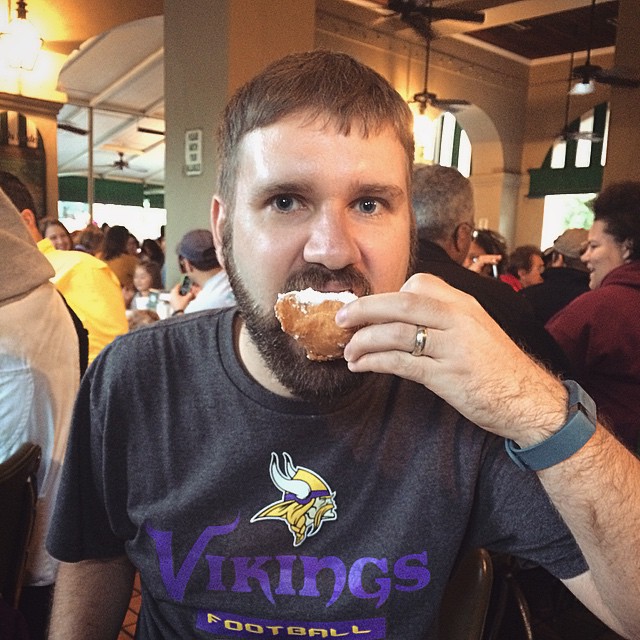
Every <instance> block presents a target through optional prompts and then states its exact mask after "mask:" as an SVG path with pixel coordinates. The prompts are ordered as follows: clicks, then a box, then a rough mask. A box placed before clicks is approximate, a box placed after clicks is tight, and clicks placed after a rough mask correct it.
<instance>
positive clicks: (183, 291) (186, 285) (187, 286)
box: [179, 276, 191, 296]
mask: <svg viewBox="0 0 640 640" xmlns="http://www.w3.org/2000/svg"><path fill="white" fill-rule="evenodd" d="M179 291H180V295H181V296H186V295H187V293H189V291H191V278H190V277H189V276H185V277H184V278H182V284H181V285H180V290H179Z"/></svg>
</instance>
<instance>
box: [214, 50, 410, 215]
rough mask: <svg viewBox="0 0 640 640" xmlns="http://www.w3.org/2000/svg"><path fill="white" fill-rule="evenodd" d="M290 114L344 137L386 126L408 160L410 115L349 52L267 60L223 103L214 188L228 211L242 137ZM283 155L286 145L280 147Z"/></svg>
mask: <svg viewBox="0 0 640 640" xmlns="http://www.w3.org/2000/svg"><path fill="white" fill-rule="evenodd" d="M292 114H304V115H305V116H308V119H309V122H313V121H315V120H320V121H323V120H324V121H325V124H331V125H333V126H336V127H337V129H338V131H339V132H340V133H343V134H344V135H349V133H350V132H351V129H352V128H356V129H357V130H358V131H359V133H360V134H361V135H363V136H365V137H366V136H369V135H375V134H377V133H379V132H380V131H381V130H382V129H383V128H384V127H386V126H391V128H392V129H393V131H394V132H395V133H396V135H397V136H398V140H399V141H400V143H401V144H402V146H403V147H404V149H405V151H406V154H407V173H408V180H410V179H411V177H410V176H411V165H412V162H413V148H414V146H413V130H412V126H413V119H412V116H411V111H410V110H409V107H408V105H407V103H406V102H405V101H404V100H403V99H402V97H401V96H400V94H399V93H398V92H397V91H396V90H395V89H394V88H393V87H392V86H391V85H390V84H389V83H388V82H387V80H385V79H384V78H383V77H382V76H381V75H380V74H378V73H377V72H376V71H374V70H373V69H371V68H369V67H367V66H366V65H364V64H362V63H360V62H358V61H357V60H355V59H354V58H352V57H351V56H348V55H346V54H343V53H335V52H331V51H323V50H317V51H310V52H306V53H293V54H290V55H288V56H285V57H284V58H281V59H280V60H277V61H276V62H273V63H272V64H270V65H269V66H268V67H267V68H266V69H264V71H262V72H261V73H260V74H258V75H257V76H256V77H255V78H253V79H252V80H250V81H249V82H247V83H246V84H245V85H244V86H243V87H241V88H240V89H239V90H238V91H237V92H236V94H235V95H234V96H233V97H232V98H231V100H230V101H229V103H228V105H227V107H226V109H225V111H224V114H223V119H222V123H221V126H220V128H219V131H218V181H217V191H218V194H219V195H220V197H221V199H222V201H223V202H224V203H225V205H226V206H227V208H228V210H229V211H232V210H233V207H234V204H235V202H234V199H235V191H236V174H237V169H238V166H237V165H238V152H239V146H240V143H241V141H242V139H243V137H244V136H245V135H246V134H248V133H250V132H251V131H254V130H255V129H259V128H262V127H267V126H269V125H271V124H274V123H276V122H278V121H280V120H282V119H283V118H285V117H287V116H290V115H292ZM282 152H283V153H286V152H287V151H286V149H283V151H282Z"/></svg>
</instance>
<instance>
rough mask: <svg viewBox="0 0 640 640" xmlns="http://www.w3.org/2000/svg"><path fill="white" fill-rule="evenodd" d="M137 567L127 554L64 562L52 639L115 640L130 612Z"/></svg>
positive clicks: (55, 597) (56, 595) (60, 573)
mask: <svg viewBox="0 0 640 640" xmlns="http://www.w3.org/2000/svg"><path fill="white" fill-rule="evenodd" d="M134 574H135V569H134V567H133V565H132V564H131V562H129V559H128V558H126V557H125V556H122V557H118V558H113V559H110V560H84V561H82V562H77V563H73V564H67V563H62V564H61V565H60V569H59V571H58V577H57V580H56V587H55V592H54V598H53V611H52V614H51V626H50V630H49V639H50V640H86V638H91V639H92V640H115V639H116V638H117V637H118V633H119V631H120V627H121V626H122V621H123V619H124V615H125V613H126V611H127V606H128V604H129V600H130V599H131V590H132V587H133V578H134Z"/></svg>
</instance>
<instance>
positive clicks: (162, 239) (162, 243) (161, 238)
mask: <svg viewBox="0 0 640 640" xmlns="http://www.w3.org/2000/svg"><path fill="white" fill-rule="evenodd" d="M165 230H166V229H165V225H164V224H163V225H162V226H161V227H160V235H159V236H158V237H157V238H156V242H157V243H158V246H159V247H160V249H162V253H166V251H167V243H166V238H165V237H164V234H165Z"/></svg>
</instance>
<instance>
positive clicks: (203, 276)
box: [170, 229, 236, 314]
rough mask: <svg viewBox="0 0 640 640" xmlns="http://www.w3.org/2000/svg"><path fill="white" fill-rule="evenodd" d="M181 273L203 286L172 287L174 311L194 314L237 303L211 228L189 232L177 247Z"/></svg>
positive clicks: (172, 306) (171, 301) (171, 298)
mask: <svg viewBox="0 0 640 640" xmlns="http://www.w3.org/2000/svg"><path fill="white" fill-rule="evenodd" d="M176 252H177V254H178V263H179V264H180V272H181V273H183V274H185V275H186V276H187V277H188V278H189V280H190V281H191V282H192V283H195V284H196V285H197V286H198V287H199V288H200V290H199V292H198V295H197V296H196V295H195V293H194V292H193V291H188V292H187V293H186V294H184V295H183V294H181V293H180V287H181V286H182V285H181V284H180V283H178V284H177V285H175V286H174V287H173V289H172V290H171V294H170V304H171V308H172V309H173V313H174V314H176V313H194V312H196V311H203V310H204V309H219V308H222V307H232V306H233V305H235V303H236V301H235V297H234V295H233V291H232V290H231V285H230V284H229V278H228V277H227V273H226V271H225V270H224V269H223V268H222V267H221V266H220V262H219V261H218V258H217V256H216V250H215V247H214V246H213V236H212V235H211V231H209V230H208V229H193V230H192V231H189V232H187V233H186V234H185V235H184V236H183V237H182V240H180V242H179V243H178V246H177V247H176Z"/></svg>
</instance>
